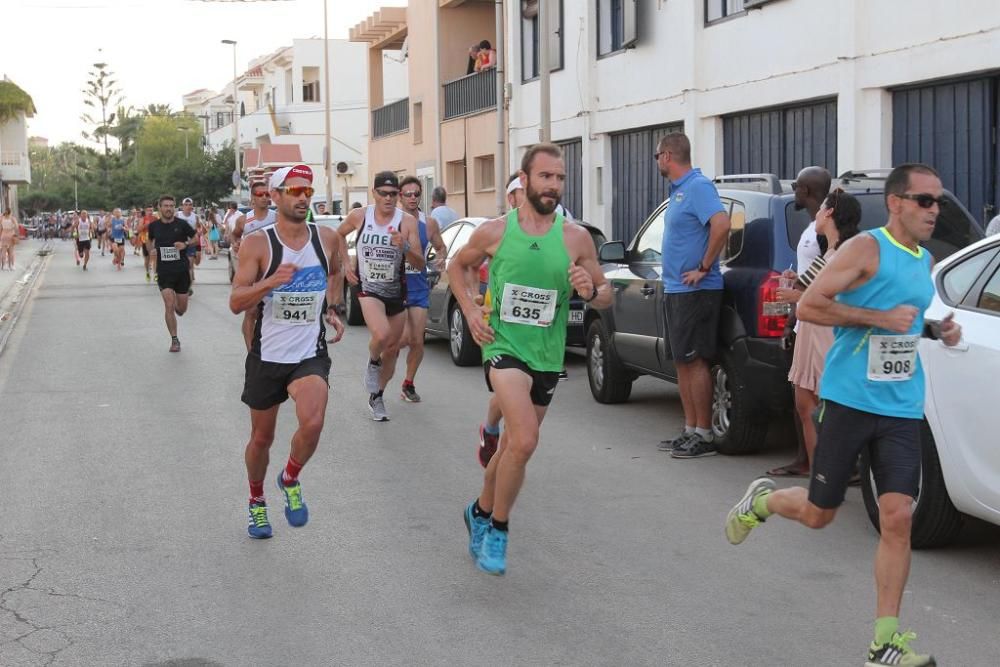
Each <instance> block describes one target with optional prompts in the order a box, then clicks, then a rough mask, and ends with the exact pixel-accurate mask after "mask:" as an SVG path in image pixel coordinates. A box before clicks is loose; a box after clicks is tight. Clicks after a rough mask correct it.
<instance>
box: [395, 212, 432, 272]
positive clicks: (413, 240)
mask: <svg viewBox="0 0 1000 667" xmlns="http://www.w3.org/2000/svg"><path fill="white" fill-rule="evenodd" d="M400 226H401V227H402V229H401V230H400V231H401V232H402V233H403V238H404V239H405V240H406V243H408V244H409V246H410V248H409V250H408V251H407V250H404V252H403V254H404V255H406V259H407V261H408V262H409V263H410V266H412V267H414V268H415V269H417V270H420V269H422V268H424V266H425V265H426V262H425V261H424V253H423V252H421V250H422V248H421V247H420V231H419V229H418V227H417V219H416V218H414V217H413V216H412V215H410V214H409V213H404V214H403V222H402V223H401V224H400ZM403 247H404V248H405V247H406V245H405V244H404V246H403Z"/></svg>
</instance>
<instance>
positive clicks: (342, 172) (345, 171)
mask: <svg viewBox="0 0 1000 667" xmlns="http://www.w3.org/2000/svg"><path fill="white" fill-rule="evenodd" d="M333 169H334V171H336V172H337V176H353V175H354V166H353V165H352V164H351V163H350V162H344V161H343V160H341V161H340V162H338V163H336V164H335V165H334V166H333Z"/></svg>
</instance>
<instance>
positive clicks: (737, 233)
mask: <svg viewBox="0 0 1000 667" xmlns="http://www.w3.org/2000/svg"><path fill="white" fill-rule="evenodd" d="M722 201H723V205H728V202H727V201H726V200H725V199H724V200H722ZM732 205H733V206H732V209H730V211H729V241H728V242H727V243H726V247H725V248H723V249H722V257H721V261H722V263H723V264H725V263H726V262H729V261H731V260H734V259H736V258H737V257H739V255H740V252H742V251H743V230H744V229H745V228H746V226H747V207H746V206H745V205H744V204H743V202H739V201H735V200H734V201H733V202H732Z"/></svg>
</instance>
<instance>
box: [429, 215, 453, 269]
mask: <svg viewBox="0 0 1000 667" xmlns="http://www.w3.org/2000/svg"><path fill="white" fill-rule="evenodd" d="M427 240H428V241H430V244H431V247H432V248H434V252H435V253H436V255H437V264H438V266H439V267H441V269H442V270H443V269H444V265H445V261H446V260H447V259H448V247H447V246H446V245H445V244H444V239H443V238H441V224H440V223H439V222H438V221H437V219H435V218H431V217H428V218H427Z"/></svg>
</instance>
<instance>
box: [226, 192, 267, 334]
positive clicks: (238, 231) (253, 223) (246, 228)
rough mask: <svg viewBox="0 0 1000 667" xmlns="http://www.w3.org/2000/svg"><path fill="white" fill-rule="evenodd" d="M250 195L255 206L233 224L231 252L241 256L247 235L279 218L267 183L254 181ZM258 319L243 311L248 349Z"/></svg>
mask: <svg viewBox="0 0 1000 667" xmlns="http://www.w3.org/2000/svg"><path fill="white" fill-rule="evenodd" d="M250 197H251V199H250V203H251V204H252V205H253V208H252V209H250V211H249V212H247V213H246V214H245V215H240V217H239V218H237V219H236V224H235V225H234V226H233V231H232V238H233V241H232V246H231V247H230V248H229V252H231V253H234V254H236V255H237V256H239V253H240V244H241V243H242V241H243V238H244V237H245V236H247V235H248V234H253V233H254V232H256V231H257V230H258V229H263V228H265V227H270V226H271V225H273V224H274V223H275V222H277V220H278V218H277V215H276V213H275V211H272V210H271V208H270V206H271V193H270V191H268V189H267V184H266V183H254V184H253V185H252V186H251V188H250ZM256 319H257V315H256V313H253V312H251V311H247V312H245V313H243V325H242V328H243V340H244V342H245V343H246V346H247V350H249V349H250V343H251V341H252V340H253V327H254V322H255V321H256Z"/></svg>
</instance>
